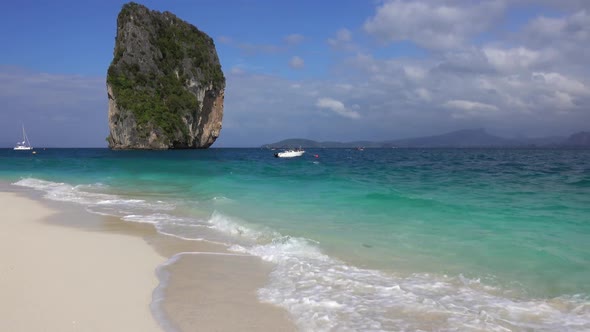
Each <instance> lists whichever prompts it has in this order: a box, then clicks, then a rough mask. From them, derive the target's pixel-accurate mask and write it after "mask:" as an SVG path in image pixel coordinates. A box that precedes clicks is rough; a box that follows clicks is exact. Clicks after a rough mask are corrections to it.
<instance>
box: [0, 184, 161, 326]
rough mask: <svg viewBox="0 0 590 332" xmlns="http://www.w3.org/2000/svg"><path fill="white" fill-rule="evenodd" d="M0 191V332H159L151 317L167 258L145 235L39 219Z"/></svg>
mask: <svg viewBox="0 0 590 332" xmlns="http://www.w3.org/2000/svg"><path fill="white" fill-rule="evenodd" d="M56 212H57V211H52V210H51V209H49V208H47V207H46V206H44V205H43V204H41V203H39V202H37V201H35V200H32V199H29V198H25V197H23V196H20V195H18V194H15V193H6V192H0V222H1V223H2V225H1V231H0V262H1V263H0V293H1V294H2V296H0V312H1V313H2V314H1V318H0V331H12V332H17V331H161V329H160V327H159V326H158V323H157V322H156V321H155V319H154V318H153V317H152V315H151V312H150V307H149V305H150V302H151V295H152V291H153V290H154V288H156V286H157V284H158V280H157V278H156V276H155V269H156V267H157V266H158V265H159V264H161V263H162V262H163V261H164V260H165V258H164V257H163V256H160V255H159V254H157V253H156V251H155V250H154V249H153V248H152V247H150V245H149V244H147V243H146V242H145V241H144V240H143V239H142V238H140V237H135V236H129V235H122V234H112V233H100V232H89V231H84V230H80V229H76V228H73V227H64V226H56V225H52V224H49V223H47V222H44V219H45V218H47V217H49V216H51V215H53V214H55V213H56Z"/></svg>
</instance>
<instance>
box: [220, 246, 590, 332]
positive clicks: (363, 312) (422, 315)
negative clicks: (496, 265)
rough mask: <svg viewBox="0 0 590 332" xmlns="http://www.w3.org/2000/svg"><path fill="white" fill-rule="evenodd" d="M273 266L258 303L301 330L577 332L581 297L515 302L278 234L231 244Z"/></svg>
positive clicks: (586, 315) (584, 320) (583, 321)
mask: <svg viewBox="0 0 590 332" xmlns="http://www.w3.org/2000/svg"><path fill="white" fill-rule="evenodd" d="M230 250H233V251H236V252H242V253H249V254H252V255H255V256H259V257H261V258H262V259H264V260H266V261H270V262H273V263H275V264H276V268H275V269H274V271H273V272H272V274H271V283H270V284H269V285H267V286H266V287H264V288H262V289H260V290H259V297H260V299H261V300H263V301H266V302H269V303H273V304H276V305H279V306H282V307H284V308H286V309H287V310H288V311H289V312H290V313H291V314H292V315H293V317H294V319H295V321H296V323H297V324H298V326H299V327H300V328H301V329H302V330H305V331H402V330H408V331H415V330H437V331H522V330H536V331H556V330H568V331H578V330H579V331H582V330H588V329H589V328H590V301H589V300H588V299H587V298H575V297H562V298H557V299H549V300H547V299H538V300H522V299H521V300H519V299H514V298H509V297H507V296H506V295H504V293H502V292H501V291H500V290H499V289H495V288H493V287H491V286H489V285H483V284H482V283H481V282H480V281H479V280H475V279H468V278H465V277H463V276H457V277H448V276H435V275H429V274H414V275H411V276H406V277H401V276H394V275H389V274H385V273H382V272H379V271H375V270H367V269H360V268H357V267H353V266H349V265H346V264H344V263H342V262H340V261H338V260H335V259H333V258H331V257H329V256H327V255H325V254H323V253H322V252H321V251H320V250H319V248H318V247H317V246H315V245H314V244H313V243H311V242H309V241H307V240H305V239H300V238H292V237H280V238H277V239H275V240H274V241H272V242H271V243H269V244H265V245H256V246H252V247H244V246H232V247H231V248H230Z"/></svg>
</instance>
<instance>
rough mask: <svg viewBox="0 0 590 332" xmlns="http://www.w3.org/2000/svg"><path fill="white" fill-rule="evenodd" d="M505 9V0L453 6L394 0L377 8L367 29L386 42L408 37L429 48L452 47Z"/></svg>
mask: <svg viewBox="0 0 590 332" xmlns="http://www.w3.org/2000/svg"><path fill="white" fill-rule="evenodd" d="M502 10H503V2H502V1H487V2H482V3H479V4H478V5H472V4H471V5H470V4H464V5H460V4H457V5H456V6H452V5H450V4H447V3H445V2H442V1H436V2H435V1H425V0H421V1H411V2H408V1H401V0H394V1H387V2H385V3H384V4H383V5H382V6H380V7H379V8H377V12H376V13H375V16H373V17H371V18H370V19H368V20H367V21H366V22H365V24H364V29H365V31H366V32H367V33H369V34H371V35H373V36H375V37H377V38H378V39H379V40H381V41H383V42H385V43H390V42H395V41H403V40H409V41H412V42H414V43H416V44H418V45H420V46H422V47H426V48H431V49H451V48H457V47H461V46H463V44H464V43H465V42H466V40H467V39H468V38H469V37H470V36H472V35H475V34H477V33H479V32H481V31H482V30H484V29H485V28H486V27H487V26H488V25H489V24H491V22H493V20H494V19H495V17H496V16H497V15H498V14H499V13H501V12H502Z"/></svg>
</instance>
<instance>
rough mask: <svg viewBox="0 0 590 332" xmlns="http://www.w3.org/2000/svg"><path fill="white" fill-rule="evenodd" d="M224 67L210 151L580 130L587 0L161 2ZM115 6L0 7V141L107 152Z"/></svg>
mask: <svg viewBox="0 0 590 332" xmlns="http://www.w3.org/2000/svg"><path fill="white" fill-rule="evenodd" d="M136 2H138V3H141V4H143V5H146V6H147V7H149V8H150V9H154V10H158V11H170V12H172V13H174V14H176V15H177V16H178V17H179V18H181V19H183V20H185V21H187V22H189V23H191V24H193V25H195V26H197V27H198V28H199V29H200V30H202V31H204V32H206V33H207V34H208V35H209V36H211V37H212V38H213V39H214V41H215V44H216V48H217V53H218V55H219V58H220V62H221V65H222V69H223V71H224V74H225V76H226V91H225V106H224V118H223V129H222V130H221V135H220V137H219V138H218V140H217V141H216V143H215V144H214V145H213V147H249V146H260V145H262V144H266V143H272V142H276V141H279V140H282V139H286V138H307V139H314V140H319V141H326V140H331V141H355V140H388V139H398V138H408V137H418V136H424V135H434V134H442V133H445V132H449V131H453V130H459V129H468V128H486V130H487V131H488V132H490V133H493V134H496V135H500V136H504V137H542V136H555V135H562V136H567V135H569V134H571V133H574V132H577V131H582V130H590V1H587V0H536V1H533V0H489V1H488V0H483V1H469V0H448V1H447V0H416V1H404V0H384V1H379V0H374V1H373V0H365V1H363V0H338V1H336V0H333V1H331V0H325V1H317V0H314V1H311V0H299V1H275V0H167V1H163V0H161V1H136ZM124 3H125V1H114V0H113V1H95V0H90V1H62V0H56V1H51V2H49V1H28V0H21V1H18V2H17V1H7V2H4V3H2V4H1V5H0V7H1V8H0V9H1V10H0V31H1V33H0V146H5V147H11V146H13V145H14V143H15V142H16V141H17V140H19V139H20V137H21V125H22V124H24V125H25V126H26V129H27V134H28V136H29V138H30V140H31V143H32V144H33V146H37V147H43V146H45V147H106V145H107V144H106V141H105V138H106V137H107V136H108V122H107V113H108V105H107V93H106V72H107V69H108V66H109V64H110V62H111V60H112V57H113V48H114V42H115V35H116V18H117V14H118V12H119V11H120V9H121V7H122V5H123V4H124Z"/></svg>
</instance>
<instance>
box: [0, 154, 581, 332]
mask: <svg viewBox="0 0 590 332" xmlns="http://www.w3.org/2000/svg"><path fill="white" fill-rule="evenodd" d="M37 152H38V153H37V154H36V155H32V154H31V153H30V152H15V151H12V150H0V181H6V182H10V183H13V184H14V185H15V186H21V187H28V188H31V189H32V190H39V191H41V192H43V194H44V197H46V198H47V199H51V200H59V201H68V202H72V203H73V204H81V205H83V206H84V207H85V208H86V209H87V210H88V211H89V212H92V213H99V214H108V215H115V216H118V217H120V218H122V220H124V221H126V222H143V223H151V224H153V225H154V227H155V228H156V229H157V230H158V231H159V232H161V233H164V234H168V235H172V236H177V237H180V238H188V239H203V240H207V241H213V242H218V243H224V244H226V245H227V246H228V247H229V248H230V250H232V251H234V252H237V253H247V254H251V255H255V256H259V257H261V258H262V259H263V260H266V261H269V262H272V263H274V270H273V272H272V274H271V278H270V282H269V283H268V284H267V285H266V286H265V287H263V288H262V289H260V290H259V291H258V296H259V298H260V300H261V301H264V302H268V303H272V304H275V305H278V306H281V307H283V308H285V309H287V310H288V312H289V313H290V314H291V316H292V317H293V320H294V321H295V322H296V323H297V325H298V327H299V328H300V329H301V330H306V331H307V330H309V331H416V330H424V331H430V330H436V331H531V330H534V331H588V330H590V150H525V149H522V150H521V149H511V150H502V149H482V150H478V149H448V150H446V149H365V150H364V151H357V150H354V149H325V150H324V149H317V150H308V151H307V153H306V154H305V155H304V156H303V157H301V158H295V159H277V158H274V157H273V151H270V150H263V149H209V150H198V151H165V152H155V151H116V152H115V151H109V150H106V149H47V150H37ZM315 155H317V157H316V156H315Z"/></svg>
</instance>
